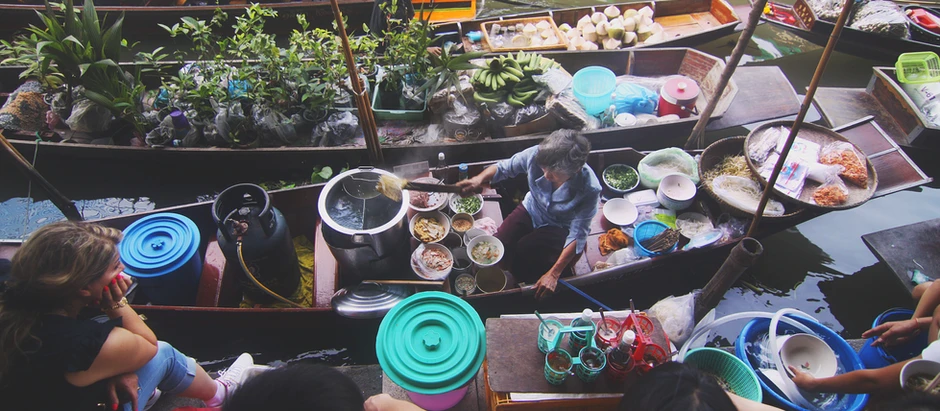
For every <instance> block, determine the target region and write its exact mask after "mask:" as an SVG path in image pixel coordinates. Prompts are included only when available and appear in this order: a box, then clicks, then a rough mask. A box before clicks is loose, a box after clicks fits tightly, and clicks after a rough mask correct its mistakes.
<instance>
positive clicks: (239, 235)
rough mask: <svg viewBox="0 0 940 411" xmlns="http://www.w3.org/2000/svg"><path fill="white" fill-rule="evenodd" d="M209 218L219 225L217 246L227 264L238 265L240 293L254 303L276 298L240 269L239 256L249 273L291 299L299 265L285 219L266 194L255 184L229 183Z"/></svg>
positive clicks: (271, 300) (266, 285) (216, 200)
mask: <svg viewBox="0 0 940 411" xmlns="http://www.w3.org/2000/svg"><path fill="white" fill-rule="evenodd" d="M212 218H213V219H214V220H215V223H216V225H217V226H218V227H219V233H218V239H219V247H220V248H221V249H222V253H224V254H225V261H226V263H227V264H228V265H231V266H233V267H236V268H237V271H238V272H239V273H240V275H239V276H238V281H239V283H240V284H241V286H242V287H241V288H242V292H244V293H245V295H247V296H248V297H249V298H251V300H252V301H253V302H256V303H262V304H264V303H270V302H274V301H276V299H275V298H274V297H272V296H270V295H269V294H268V293H266V292H265V291H263V290H261V289H259V288H258V287H256V286H255V284H254V282H252V281H251V279H249V278H248V275H247V274H245V272H244V269H242V265H241V262H240V261H239V257H238V244H239V242H240V243H241V248H242V256H243V258H244V262H245V265H247V266H248V269H249V270H251V274H252V275H254V277H255V278H256V279H257V280H258V281H259V282H260V283H261V284H263V285H264V286H265V287H267V288H269V289H270V290H272V291H274V292H276V293H277V294H279V295H281V296H283V297H285V298H290V296H291V295H293V294H294V292H295V291H296V290H297V287H298V285H299V284H300V265H299V264H298V261H297V253H296V251H294V242H293V240H292V239H291V235H290V230H288V228H287V221H286V220H285V219H284V215H283V214H281V212H280V211H278V209H276V208H274V207H272V206H271V201H270V199H269V198H268V193H267V192H266V191H264V189H263V188H261V187H259V186H256V185H254V184H247V183H246V184H237V185H234V186H231V187H229V188H227V189H225V191H223V192H222V193H221V194H219V197H218V198H216V199H215V203H214V204H212Z"/></svg>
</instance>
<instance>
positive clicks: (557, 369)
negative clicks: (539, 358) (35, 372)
mask: <svg viewBox="0 0 940 411" xmlns="http://www.w3.org/2000/svg"><path fill="white" fill-rule="evenodd" d="M572 364H573V362H572V361H571V355H570V354H568V352H567V351H565V350H562V349H557V348H556V349H554V350H552V351H549V352H548V354H545V381H548V383H549V384H552V385H561V384H564V382H565V380H566V379H568V374H570V373H571V365H572Z"/></svg>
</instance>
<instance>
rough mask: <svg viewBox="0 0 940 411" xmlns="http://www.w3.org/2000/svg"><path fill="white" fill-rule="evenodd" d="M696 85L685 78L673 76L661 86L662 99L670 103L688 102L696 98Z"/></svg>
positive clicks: (697, 92) (697, 90)
mask: <svg viewBox="0 0 940 411" xmlns="http://www.w3.org/2000/svg"><path fill="white" fill-rule="evenodd" d="M698 94H699V88H698V83H696V82H695V80H692V79H691V78H688V77H686V76H675V77H672V78H670V79H669V80H666V84H664V85H663V97H666V98H667V99H668V100H670V101H675V100H678V101H689V100H695V99H696V98H698Z"/></svg>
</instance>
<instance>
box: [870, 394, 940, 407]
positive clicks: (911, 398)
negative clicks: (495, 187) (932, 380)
mask: <svg viewBox="0 0 940 411" xmlns="http://www.w3.org/2000/svg"><path fill="white" fill-rule="evenodd" d="M872 411H940V395H936V394H928V393H926V392H922V391H914V392H909V393H906V394H904V395H903V396H901V397H900V398H897V399H894V400H891V401H884V402H881V403H879V404H876V405H875V406H874V407H873V408H872Z"/></svg>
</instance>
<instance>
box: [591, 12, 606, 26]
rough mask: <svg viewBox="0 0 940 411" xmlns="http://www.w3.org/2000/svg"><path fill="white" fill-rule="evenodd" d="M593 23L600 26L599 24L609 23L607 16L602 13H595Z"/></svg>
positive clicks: (592, 16) (592, 17)
mask: <svg viewBox="0 0 940 411" xmlns="http://www.w3.org/2000/svg"><path fill="white" fill-rule="evenodd" d="M591 22H592V23H594V24H595V25H596V24H598V23H600V22H604V23H606V22H607V15H605V14H604V13H601V12H597V13H594V14H592V15H591Z"/></svg>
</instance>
